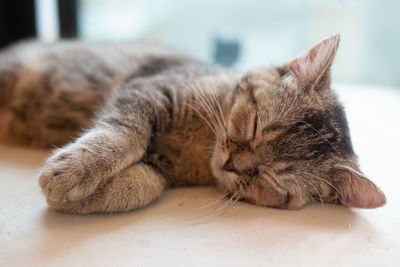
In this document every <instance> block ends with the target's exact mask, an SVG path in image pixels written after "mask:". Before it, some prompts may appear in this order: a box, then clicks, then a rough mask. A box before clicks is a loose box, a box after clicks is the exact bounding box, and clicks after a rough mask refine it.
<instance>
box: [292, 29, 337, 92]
mask: <svg viewBox="0 0 400 267" xmlns="http://www.w3.org/2000/svg"><path fill="white" fill-rule="evenodd" d="M338 46H339V35H334V36H332V37H330V38H328V39H325V40H323V41H322V42H320V43H319V44H317V45H316V46H314V47H313V48H311V49H310V50H309V51H308V52H307V53H306V54H304V55H302V56H300V57H298V58H296V59H294V60H292V61H291V62H290V63H289V65H288V71H289V73H290V74H291V75H292V76H293V77H294V78H295V80H296V82H297V84H298V85H299V86H301V87H303V88H311V89H314V88H315V89H319V88H325V87H329V83H330V66H331V64H332V61H333V58H334V57H335V54H336V50H337V48H338Z"/></svg>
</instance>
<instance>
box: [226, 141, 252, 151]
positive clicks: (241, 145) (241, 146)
mask: <svg viewBox="0 0 400 267" xmlns="http://www.w3.org/2000/svg"><path fill="white" fill-rule="evenodd" d="M229 142H231V143H232V144H234V145H235V146H237V147H238V148H239V149H245V148H246V147H248V146H249V143H248V142H246V141H241V140H237V141H236V140H233V139H229Z"/></svg>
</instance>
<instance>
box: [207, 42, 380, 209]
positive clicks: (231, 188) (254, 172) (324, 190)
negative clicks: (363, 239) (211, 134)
mask: <svg viewBox="0 0 400 267" xmlns="http://www.w3.org/2000/svg"><path fill="white" fill-rule="evenodd" d="M338 44H339V37H338V36H333V37H331V38H328V39H326V40H324V41H322V42H321V43H319V44H318V45H316V46H315V47H313V48H312V49H311V50H310V51H308V52H307V53H306V54H305V55H303V56H301V57H299V58H296V59H294V60H293V61H291V62H290V63H289V64H286V65H284V66H280V67H275V68H266V69H259V70H255V71H251V72H249V73H247V74H246V75H245V76H244V77H243V78H242V79H241V80H240V82H239V83H238V84H237V86H236V89H235V91H234V92H233V96H232V99H231V103H230V111H229V114H227V115H226V116H225V118H224V119H225V121H226V131H225V134H222V135H221V136H218V137H217V142H216V145H215V148H214V152H213V157H212V161H211V166H212V169H213V173H214V175H215V177H216V178H217V184H218V186H219V187H220V188H221V189H222V190H223V191H226V192H229V193H230V194H231V195H232V196H233V197H234V198H236V197H237V198H240V199H243V200H245V201H248V202H250V203H253V204H257V205H262V206H269V207H277V208H287V209H293V208H299V207H301V206H303V205H305V204H307V203H310V202H325V203H340V204H343V205H345V206H349V207H358V208H375V207H379V206H382V205H383V204H385V201H386V200H385V196H384V194H383V193H382V191H381V190H380V189H379V188H378V187H377V186H376V185H374V184H373V183H372V182H371V181H370V180H368V179H367V178H366V177H365V176H364V175H363V174H362V173H361V172H360V170H359V168H358V165H357V158H356V155H355V154H354V152H353V148H352V144H351V140H350V136H349V129H348V126H347V121H346V118H345V114H344V110H343V107H342V106H341V104H340V103H339V102H338V100H337V97H336V95H335V93H334V92H333V91H332V90H331V88H330V70H329V69H330V66H331V63H332V60H333V58H334V56H335V53H336V50H337V47H338Z"/></svg>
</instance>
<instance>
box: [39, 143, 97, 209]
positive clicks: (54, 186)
mask: <svg viewBox="0 0 400 267" xmlns="http://www.w3.org/2000/svg"><path fill="white" fill-rule="evenodd" d="M91 162H92V160H91V159H89V158H88V156H87V155H86V154H84V153H82V152H81V151H79V150H76V149H69V150H60V151H59V152H57V153H56V154H54V155H53V156H52V157H50V158H49V159H48V160H47V162H46V165H45V166H44V167H43V169H42V171H41V173H40V177H39V184H40V186H41V188H42V192H43V193H44V194H45V195H46V197H47V199H48V202H52V203H61V202H66V201H78V200H81V199H84V198H86V197H88V196H90V195H91V194H93V193H94V192H95V191H96V189H97V187H98V185H99V183H100V179H99V178H98V177H96V176H94V175H93V170H92V168H94V166H91V165H93V164H91Z"/></svg>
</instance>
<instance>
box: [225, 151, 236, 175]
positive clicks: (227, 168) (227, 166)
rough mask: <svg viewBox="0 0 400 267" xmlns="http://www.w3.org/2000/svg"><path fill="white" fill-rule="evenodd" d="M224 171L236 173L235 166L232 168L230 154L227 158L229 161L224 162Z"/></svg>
mask: <svg viewBox="0 0 400 267" xmlns="http://www.w3.org/2000/svg"><path fill="white" fill-rule="evenodd" d="M224 170H225V171H227V172H237V170H236V169H235V166H233V161H232V154H231V155H230V156H229V159H228V160H227V161H226V162H225V164H224Z"/></svg>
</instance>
